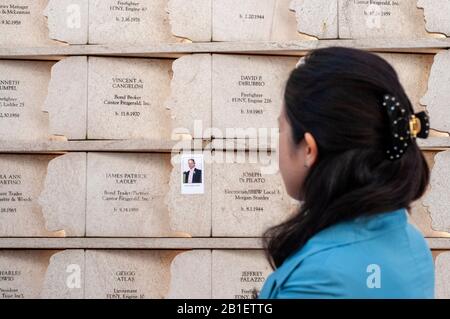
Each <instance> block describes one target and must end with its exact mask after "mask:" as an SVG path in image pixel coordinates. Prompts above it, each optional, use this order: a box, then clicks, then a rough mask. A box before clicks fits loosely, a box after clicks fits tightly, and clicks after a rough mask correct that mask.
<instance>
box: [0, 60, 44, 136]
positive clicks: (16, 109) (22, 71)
mask: <svg viewBox="0 0 450 319" xmlns="http://www.w3.org/2000/svg"><path fill="white" fill-rule="evenodd" d="M52 65H53V62H37V61H13V60H0V140H11V139H14V140H38V139H43V138H47V136H48V116H46V114H45V113H42V111H41V107H42V105H43V104H44V101H45V98H46V94H47V86H48V83H49V80H50V69H51V67H52Z"/></svg>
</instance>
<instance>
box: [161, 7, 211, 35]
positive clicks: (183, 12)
mask: <svg viewBox="0 0 450 319" xmlns="http://www.w3.org/2000/svg"><path fill="white" fill-rule="evenodd" d="M212 1H213V0H169V1H168V4H167V12H168V13H169V22H170V26H171V30H172V33H173V35H175V36H177V37H181V38H187V39H189V40H191V41H196V42H209V41H211V38H212V17H211V14H212V7H211V6H212V4H211V2H212Z"/></svg>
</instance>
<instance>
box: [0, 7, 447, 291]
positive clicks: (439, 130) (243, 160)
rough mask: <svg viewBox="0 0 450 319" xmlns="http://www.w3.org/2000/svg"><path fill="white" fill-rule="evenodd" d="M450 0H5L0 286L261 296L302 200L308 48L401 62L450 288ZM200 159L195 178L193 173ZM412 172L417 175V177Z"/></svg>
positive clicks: (443, 276) (429, 214)
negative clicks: (292, 177) (272, 246)
mask: <svg viewBox="0 0 450 319" xmlns="http://www.w3.org/2000/svg"><path fill="white" fill-rule="evenodd" d="M449 13H450V0H389V1H384V0H383V1H382V0H371V1H368V0H134V1H128V0H124V1H122V0H0V298H1V299H3V298H5V299H9V298H106V299H127V298H130V299H141V298H183V299H190V298H237V299H248V298H253V297H254V296H255V295H256V294H257V293H258V291H259V289H260V288H261V287H262V285H263V283H264V280H265V279H266V278H267V276H268V275H269V274H270V273H271V271H272V269H271V267H270V266H269V263H268V262H267V260H266V258H265V256H264V252H263V250H262V240H261V237H262V235H263V232H264V231H265V230H266V229H267V228H268V227H270V226H272V225H276V224H279V223H281V222H282V221H283V220H285V219H286V218H287V217H288V216H289V215H290V214H292V212H294V211H295V210H296V209H298V205H299V203H297V202H295V201H294V200H292V199H291V198H289V196H288V195H287V193H286V190H285V189H284V186H283V183H282V180H281V176H280V173H279V172H278V170H277V167H276V166H277V156H278V155H277V145H276V141H277V137H276V133H277V132H278V124H277V117H278V114H279V111H280V107H281V105H282V98H283V89H284V85H285V82H286V80H287V77H288V75H289V73H290V71H291V70H292V69H293V68H295V66H296V65H297V64H298V63H299V60H300V59H301V57H302V56H304V55H305V54H306V53H307V52H308V51H310V50H312V49H315V48H322V47H329V46H347V47H354V48H360V49H364V50H369V51H371V52H374V53H376V54H378V55H380V56H381V57H383V58H384V59H386V60H387V61H388V62H390V63H391V64H392V66H393V67H394V68H395V70H396V71H397V73H398V75H399V78H400V81H401V83H402V85H403V86H404V88H405V90H406V92H407V94H408V96H409V97H410V99H411V102H412V104H413V107H414V109H415V110H416V111H417V112H418V111H422V110H426V111H427V112H428V113H429V114H430V117H431V125H430V126H431V127H430V128H429V130H430V137H429V138H428V139H426V140H418V143H419V146H420V147H421V149H422V151H423V153H424V155H425V157H426V159H427V161H428V164H429V166H430V168H431V181H430V185H429V187H428V189H427V192H426V194H425V195H424V196H423V197H422V198H421V199H419V200H418V201H416V202H415V203H414V204H413V206H412V208H411V210H410V216H409V218H410V220H411V222H412V223H413V224H415V225H416V226H417V227H418V228H419V230H420V231H421V232H422V233H423V235H424V236H425V237H426V239H427V241H428V243H429V246H430V248H431V250H432V253H433V256H434V260H435V265H436V267H435V269H436V297H438V298H446V299H448V298H450V183H449V180H450V102H449V101H450V14H449ZM194 166H195V173H193V174H192V175H190V174H189V173H188V172H189V169H190V168H191V167H194ZM412 173H413V172H412Z"/></svg>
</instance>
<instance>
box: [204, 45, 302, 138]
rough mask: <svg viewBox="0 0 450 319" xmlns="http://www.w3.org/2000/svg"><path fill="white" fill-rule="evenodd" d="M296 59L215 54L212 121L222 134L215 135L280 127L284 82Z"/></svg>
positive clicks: (230, 135) (241, 134)
mask: <svg viewBox="0 0 450 319" xmlns="http://www.w3.org/2000/svg"><path fill="white" fill-rule="evenodd" d="M297 61H298V59H297V58H290V57H268V56H245V55H242V56H241V55H222V54H215V55H213V63H212V67H213V104H212V117H213V122H212V123H213V127H214V128H216V129H218V130H219V131H220V132H221V134H222V136H216V137H226V138H233V137H241V138H242V137H249V136H251V134H255V130H257V129H258V128H268V129H270V128H277V127H278V123H277V117H278V115H279V112H280V109H281V105H282V96H283V91H284V84H285V81H286V80H287V78H288V76H289V73H290V71H291V70H293V69H294V67H295V65H296V63H297ZM220 132H219V133H220ZM216 135H217V133H216Z"/></svg>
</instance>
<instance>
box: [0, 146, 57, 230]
mask: <svg viewBox="0 0 450 319" xmlns="http://www.w3.org/2000/svg"><path fill="white" fill-rule="evenodd" d="M54 157H55V156H54V155H20V154H17V155H16V154H2V155H0V235H1V236H5V237H13V236H19V237H20V236H58V233H52V232H50V231H47V230H46V227H45V219H44V216H43V212H42V208H41V206H40V205H39V203H38V196H39V194H40V193H41V191H42V189H43V186H44V179H45V175H46V172H47V165H48V163H49V162H50V161H51V160H52V159H53V158H54ZM59 235H61V234H59Z"/></svg>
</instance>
